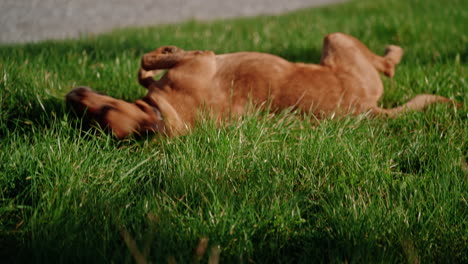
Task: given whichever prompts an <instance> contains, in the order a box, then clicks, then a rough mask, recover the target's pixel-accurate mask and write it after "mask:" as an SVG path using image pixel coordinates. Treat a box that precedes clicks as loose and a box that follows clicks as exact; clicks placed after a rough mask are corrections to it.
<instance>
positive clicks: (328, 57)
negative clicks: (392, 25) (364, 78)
mask: <svg viewBox="0 0 468 264" xmlns="http://www.w3.org/2000/svg"><path fill="white" fill-rule="evenodd" d="M402 56H403V49H402V48H400V47H398V46H395V45H389V46H387V49H386V51H385V55H384V56H379V55H377V54H375V53H374V52H372V51H371V50H369V48H367V46H366V45H364V44H363V43H362V42H361V41H359V40H358V39H356V38H354V37H352V36H349V35H346V34H343V33H332V34H329V35H327V36H326V37H325V38H324V41H323V53H322V60H321V64H323V65H327V66H332V67H333V66H341V67H346V66H347V65H349V67H352V68H354V69H356V67H355V66H356V64H361V66H364V64H367V63H370V65H372V66H373V67H374V68H375V69H376V70H377V71H379V72H382V73H384V74H385V75H387V76H388V77H393V75H394V74H395V66H396V65H397V64H398V63H400V61H401V58H402ZM362 59H364V60H365V61H367V63H364V61H363V60H362ZM361 68H362V67H361ZM365 71H367V69H365ZM363 73H364V72H362V73H359V74H363Z"/></svg>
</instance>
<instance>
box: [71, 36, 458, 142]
mask: <svg viewBox="0 0 468 264" xmlns="http://www.w3.org/2000/svg"><path fill="white" fill-rule="evenodd" d="M402 55H403V51H402V49H401V48H400V47H398V46H393V45H390V46H388V47H387V50H386V52H385V55H384V56H383V57H382V56H378V55H376V54H374V53H373V52H371V51H370V50H369V49H368V48H367V47H366V46H365V45H364V44H362V43H361V42H360V41H358V40H357V39H355V38H354V37H352V36H348V35H345V34H342V33H334V34H330V35H328V36H326V37H325V39H324V42H323V52H322V58H321V62H320V64H318V65H315V64H304V63H292V62H289V61H286V60H284V59H282V58H280V57H277V56H275V55H271V54H265V53H257V52H239V53H230V54H221V55H215V54H214V53H213V52H211V51H184V50H182V49H180V48H177V47H174V46H166V47H161V48H158V49H156V50H155V51H153V52H150V53H147V54H145V55H144V56H143V58H142V62H141V69H140V70H139V73H138V80H139V82H140V84H141V85H143V86H144V87H146V88H147V89H148V93H147V95H146V96H145V97H144V98H143V101H140V102H139V104H140V105H143V106H144V107H141V106H140V107H132V106H131V104H129V103H126V102H123V101H121V100H117V99H113V98H111V97H106V96H103V95H99V94H96V93H94V92H92V91H91V90H88V89H85V90H86V91H85V92H83V91H82V95H81V96H76V93H75V92H74V91H72V92H70V94H69V95H68V96H67V100H68V101H70V102H72V103H74V104H75V105H78V106H80V107H81V108H86V107H87V108H88V109H89V110H88V111H89V112H91V113H94V114H95V115H97V116H99V113H97V114H96V112H98V111H94V110H93V109H95V108H96V105H98V106H99V105H100V106H101V107H103V106H104V105H106V104H109V103H111V104H112V105H114V106H113V107H114V108H116V109H118V110H116V111H114V113H111V112H109V111H108V113H106V118H102V117H100V119H101V120H102V119H104V120H105V121H103V123H104V125H107V126H109V127H110V128H111V129H112V131H114V133H115V134H116V135H117V137H119V138H122V137H125V136H127V135H128V134H130V133H131V132H142V131H148V130H150V131H154V132H161V133H164V134H167V135H180V134H184V133H186V132H187V131H188V130H189V129H190V128H191V127H192V126H193V125H194V124H195V122H196V121H197V117H198V114H199V113H198V112H199V110H202V109H203V110H207V111H208V112H209V113H211V114H212V116H213V117H214V118H217V119H218V120H223V119H226V118H228V117H231V116H233V115H234V116H238V115H242V114H244V113H245V112H246V106H247V103H248V102H249V101H252V103H254V105H264V104H265V103H269V105H270V107H271V110H272V111H278V110H283V109H286V108H294V109H297V110H299V111H302V112H306V113H312V114H314V115H316V116H319V117H321V116H326V115H331V114H334V113H338V114H342V115H343V114H359V113H364V112H372V113H374V114H376V115H381V114H383V115H387V116H390V117H394V116H396V115H398V114H401V113H404V112H405V111H407V110H420V109H422V108H424V107H425V106H426V105H428V104H432V103H436V102H452V101H451V100H449V99H447V98H445V97H441V96H436V95H418V96H416V97H415V98H414V99H412V100H410V101H409V102H408V103H407V104H405V105H403V106H400V107H397V108H394V109H381V108H379V107H378V105H377V102H378V100H379V99H380V97H381V96H382V94H383V84H382V81H381V79H380V75H379V72H382V73H384V74H385V75H387V76H389V77H392V76H393V75H394V74H395V66H396V65H397V64H398V63H400V60H401V57H402ZM161 70H167V72H166V73H165V74H164V75H163V76H162V78H161V79H160V80H155V79H154V78H153V77H154V76H155V75H156V74H158V73H160V72H161ZM81 89H82V90H83V88H81ZM90 98H93V99H92V100H91V99H90ZM116 105H119V107H117V106H116ZM151 106H153V107H154V108H152V107H151ZM98 108H99V107H98ZM151 112H153V113H151ZM154 112H156V117H155V114H154ZM159 113H160V115H161V117H160V118H159V119H158V118H157V116H158V114H159ZM109 116H111V117H109ZM98 118H99V117H98ZM161 118H162V120H161ZM124 123H127V124H124ZM145 124H150V125H145ZM151 124H153V125H151ZM154 124H156V125H154Z"/></svg>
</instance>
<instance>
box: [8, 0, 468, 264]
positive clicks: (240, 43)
mask: <svg viewBox="0 0 468 264" xmlns="http://www.w3.org/2000/svg"><path fill="white" fill-rule="evenodd" d="M466 25H468V13H467V11H466V1H455V0H453V1H439V0H412V1H407V0H395V1H384V0H363V1H352V2H349V3H344V4H340V5H336V6H330V7H323V8H318V9H310V10H302V11H298V12H293V13H290V14H286V15H281V16H263V17H256V18H248V19H237V20H228V21H214V22H206V23H202V22H195V21H192V22H187V23H183V24H180V25H167V26H158V27H150V28H142V29H125V30H119V31H115V32H112V33H109V34H105V35H101V36H88V37H83V38H82V39H79V40H69V41H51V42H43V43H38V44H26V45H11V46H1V47H0V77H1V80H0V107H1V108H0V111H1V112H0V148H1V151H0V219H1V222H0V258H1V259H2V260H3V261H1V262H3V263H9V262H12V261H15V262H47V263H50V262H67V263H73V262H76V263H86V262H96V263H103V262H119V263H120V262H133V257H132V254H131V253H130V250H129V249H128V247H127V246H126V244H125V243H124V240H123V238H122V236H121V232H122V230H126V231H127V232H128V233H129V234H130V236H131V237H132V238H133V239H134V240H135V241H136V244H137V247H138V248H139V250H140V251H141V252H143V254H145V255H146V259H147V260H148V261H151V262H153V263H161V262H163V263H164V262H167V261H168V260H171V261H172V260H175V261H177V262H178V263H186V262H189V261H190V260H191V259H192V257H193V256H194V250H195V248H196V247H197V243H198V241H199V239H200V238H208V239H209V248H211V247H212V246H217V245H219V246H220V248H221V262H222V263H229V262H256V263H271V262H284V263H297V262H307V263H310V262H333V263H334V262H348V263H369V262H372V263H374V262H384V263H402V262H403V263H404V262H411V263H415V262H416V261H419V262H421V263H432V262H443V263H467V262H468V256H467V252H468V250H467V245H468V206H467V196H468V195H467V190H468V174H467V173H468V165H467V156H468V144H467V139H468V122H467V121H468V111H467V107H466V105H467V103H468V97H467V96H466V94H467V92H468V89H467V84H466V68H467V59H468V58H467V57H468V55H467V47H468V36H467V34H466V33H467V31H466ZM336 31H341V32H345V33H348V34H352V35H354V36H356V37H357V38H359V39H361V40H362V41H363V42H364V43H366V44H367V45H368V46H369V47H370V48H371V49H372V50H374V51H376V52H378V53H380V52H383V49H384V46H385V45H386V44H390V43H392V44H397V45H401V46H402V47H403V48H404V49H405V51H406V54H405V57H404V59H403V62H402V64H401V65H400V66H399V67H398V69H397V74H396V76H395V78H394V79H393V80H388V79H385V87H386V90H385V94H384V97H383V99H382V101H381V103H382V105H383V106H384V107H393V106H395V105H399V104H402V103H404V102H405V101H407V100H408V99H409V98H411V97H413V96H414V95H416V94H418V93H423V92H424V93H435V94H439V95H443V96H446V97H449V98H452V99H455V100H457V101H459V102H463V103H464V105H465V106H463V107H462V109H458V110H457V109H454V108H453V107H447V106H443V105H437V106H433V107H430V108H429V109H427V110H425V111H424V112H418V113H409V114H407V115H405V116H402V117H399V118H396V119H391V120H384V119H369V118H366V117H345V118H339V119H337V118H335V119H327V120H324V121H322V122H320V124H318V125H317V124H312V123H311V122H309V121H307V118H301V117H299V116H297V115H292V114H290V113H282V114H279V115H276V116H270V115H267V114H264V113H255V114H253V115H251V116H246V117H245V118H243V120H241V121H239V122H235V123H232V124H230V125H228V126H226V127H222V128H216V126H215V125H214V124H212V123H211V122H209V121H206V122H203V124H201V125H200V126H199V127H198V128H196V129H195V130H194V131H193V133H192V134H190V135H187V136H184V137H181V138H175V139H164V138H163V139H161V138H156V139H154V138H150V139H139V140H134V139H129V140H125V141H122V142H118V141H116V140H115V139H113V138H112V137H111V136H107V135H105V134H102V133H99V130H91V131H87V132H82V131H80V130H79V127H80V121H79V120H76V119H73V118H72V116H71V115H70V112H69V111H68V110H67V108H66V107H65V104H64V100H63V98H64V95H65V94H66V93H67V92H68V91H69V90H70V89H71V88H73V87H74V86H76V85H80V84H82V85H88V86H91V87H93V88H94V89H96V90H99V91H103V92H106V93H108V94H109V95H112V96H114V97H118V98H123V99H126V100H134V99H136V98H138V97H140V96H142V95H144V93H145V90H144V89H143V88H140V87H139V86H138V84H137V81H136V71H137V69H138V66H139V58H140V56H141V55H142V54H143V53H145V52H147V51H149V50H152V49H153V48H155V47H157V46H162V45H167V44H173V45H178V46H180V47H183V48H184V49H204V50H214V51H216V52H218V53H223V52H234V51H241V50H255V51H262V52H269V53H274V54H278V55H281V56H283V57H285V58H287V59H289V60H292V61H304V62H318V60H319V58H320V51H321V44H322V43H321V42H322V38H323V36H324V35H325V34H327V33H330V32H336ZM208 251H209V250H208ZM208 255H209V254H208V253H207V254H205V256H204V260H203V261H206V260H207V259H208Z"/></svg>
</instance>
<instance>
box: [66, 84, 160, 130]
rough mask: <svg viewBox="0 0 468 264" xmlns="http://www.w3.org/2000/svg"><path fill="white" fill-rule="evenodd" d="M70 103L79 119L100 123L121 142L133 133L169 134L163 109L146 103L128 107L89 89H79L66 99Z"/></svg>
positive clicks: (137, 103) (126, 103) (121, 101)
mask: <svg viewBox="0 0 468 264" xmlns="http://www.w3.org/2000/svg"><path fill="white" fill-rule="evenodd" d="M66 101H67V103H68V104H69V105H70V106H71V107H72V108H73V110H74V111H75V112H76V113H77V114H78V115H80V116H85V117H87V119H88V120H89V121H91V120H95V121H97V122H98V123H99V124H100V125H101V126H102V127H104V128H108V129H110V130H111V131H112V133H113V134H114V135H115V136H116V137H117V138H119V139H121V138H125V137H127V136H129V135H130V134H133V133H137V134H140V135H141V134H145V133H148V132H159V133H165V125H164V122H163V119H162V116H161V113H160V111H159V109H158V108H157V106H155V105H151V104H149V103H148V102H145V101H143V100H137V101H135V103H128V102H125V101H123V100H119V99H115V98H112V97H110V96H107V95H103V94H101V93H97V92H95V91H93V90H91V89H90V88H88V87H77V88H75V89H73V90H72V91H71V92H69V93H68V94H67V95H66Z"/></svg>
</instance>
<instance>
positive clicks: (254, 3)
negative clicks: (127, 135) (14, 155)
mask: <svg viewBox="0 0 468 264" xmlns="http://www.w3.org/2000/svg"><path fill="white" fill-rule="evenodd" d="M342 1H344V0H236V1H223V0H135V1H130V0H1V1H0V42H2V43H24V42H35V41H41V40H46V39H64V38H74V37H78V36H80V35H83V34H96V33H102V32H106V31H110V30H112V29H115V28H120V27H128V26H144V25H154V24H161V23H176V22H181V21H185V20H188V19H197V20H211V19H222V18H230V17H242V16H254V15H258V14H278V13H283V12H288V11H292V10H296V9H300V8H305V7H312V6H319V5H326V4H331V3H336V2H342Z"/></svg>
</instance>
